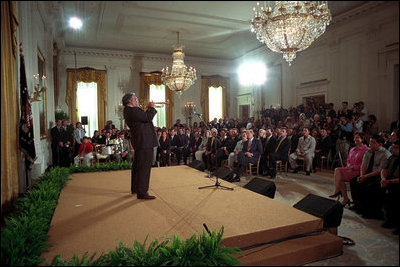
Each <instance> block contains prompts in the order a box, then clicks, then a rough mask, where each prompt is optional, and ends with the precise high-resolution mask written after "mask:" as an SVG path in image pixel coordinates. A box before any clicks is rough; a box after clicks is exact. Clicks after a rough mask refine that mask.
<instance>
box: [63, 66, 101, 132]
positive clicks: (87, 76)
mask: <svg viewBox="0 0 400 267" xmlns="http://www.w3.org/2000/svg"><path fill="white" fill-rule="evenodd" d="M67 74H68V75H67V95H66V98H65V102H66V103H67V105H68V109H69V118H70V121H71V123H72V124H73V125H75V123H76V122H77V117H76V113H77V107H76V90H77V87H76V84H75V69H67ZM106 75H107V71H105V70H95V69H89V68H84V69H78V70H77V71H76V81H77V82H85V83H91V82H95V83H97V109H98V113H97V116H98V124H99V125H98V127H99V129H98V130H101V129H103V128H104V126H105V125H106V121H107V114H106V111H107V78H106Z"/></svg>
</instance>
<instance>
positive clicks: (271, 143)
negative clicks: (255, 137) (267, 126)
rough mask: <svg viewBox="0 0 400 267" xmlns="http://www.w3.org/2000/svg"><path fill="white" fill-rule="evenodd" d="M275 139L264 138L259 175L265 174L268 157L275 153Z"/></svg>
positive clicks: (270, 137)
mask: <svg viewBox="0 0 400 267" xmlns="http://www.w3.org/2000/svg"><path fill="white" fill-rule="evenodd" d="M275 147H276V137H274V136H269V137H266V138H264V144H263V153H262V154H261V160H260V173H262V174H266V172H267V166H268V162H269V155H270V154H271V153H272V152H274V151H275Z"/></svg>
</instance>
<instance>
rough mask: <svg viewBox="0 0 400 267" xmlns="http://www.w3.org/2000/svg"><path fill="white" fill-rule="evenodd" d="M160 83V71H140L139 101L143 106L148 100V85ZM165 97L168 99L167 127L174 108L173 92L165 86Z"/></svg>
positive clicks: (145, 105) (170, 125)
mask: <svg viewBox="0 0 400 267" xmlns="http://www.w3.org/2000/svg"><path fill="white" fill-rule="evenodd" d="M151 84H154V85H161V84H163V83H162V81H161V72H159V71H156V72H150V73H149V72H141V73H140V97H139V103H140V104H141V105H142V106H143V107H144V108H145V107H147V105H148V103H149V101H150V85H151ZM165 99H166V100H168V101H169V105H166V123H167V128H168V129H169V128H171V127H172V116H173V110H174V109H173V108H174V95H173V92H172V91H171V90H170V89H169V88H168V86H165Z"/></svg>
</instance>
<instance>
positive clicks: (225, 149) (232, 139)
mask: <svg viewBox="0 0 400 267" xmlns="http://www.w3.org/2000/svg"><path fill="white" fill-rule="evenodd" d="M239 140H240V139H239V137H238V130H237V129H236V128H232V129H230V130H229V136H227V137H226V139H225V140H224V142H222V144H221V148H220V149H219V150H218V152H217V155H216V161H217V167H221V164H222V160H224V159H228V156H229V154H230V153H233V151H234V150H235V147H236V144H237V142H239Z"/></svg>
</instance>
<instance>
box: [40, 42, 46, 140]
mask: <svg viewBox="0 0 400 267" xmlns="http://www.w3.org/2000/svg"><path fill="white" fill-rule="evenodd" d="M45 63H46V61H45V59H44V56H43V54H42V53H41V52H40V50H39V48H38V74H39V90H42V89H43V90H42V91H41V94H40V95H39V101H38V102H39V124H40V139H45V138H47V99H46V95H47V94H46V84H45V79H46V64H45Z"/></svg>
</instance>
